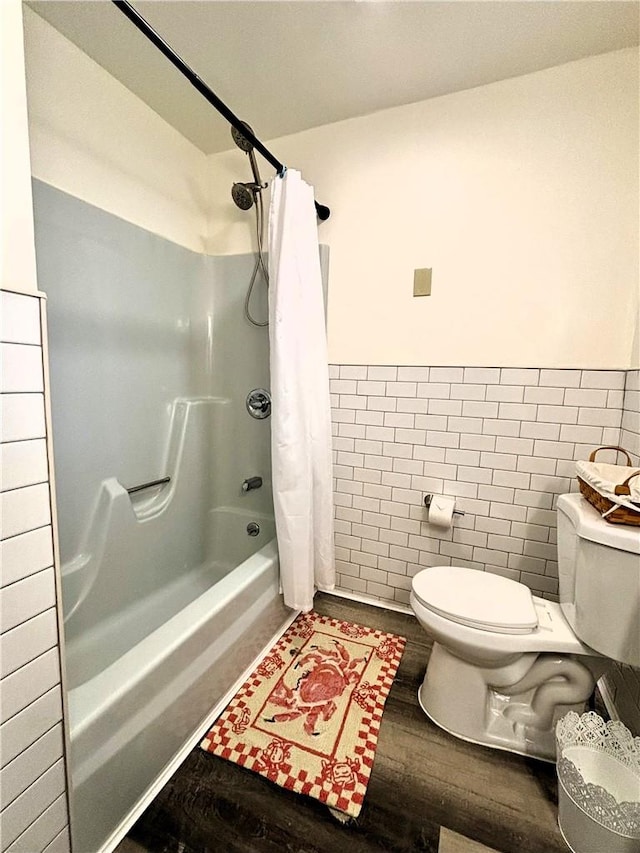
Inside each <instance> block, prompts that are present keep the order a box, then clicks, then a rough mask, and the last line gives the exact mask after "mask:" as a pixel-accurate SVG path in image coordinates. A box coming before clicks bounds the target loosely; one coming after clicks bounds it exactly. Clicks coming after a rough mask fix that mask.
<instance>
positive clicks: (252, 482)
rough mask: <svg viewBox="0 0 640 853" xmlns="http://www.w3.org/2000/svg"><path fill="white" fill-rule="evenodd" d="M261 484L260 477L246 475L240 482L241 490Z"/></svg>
mask: <svg viewBox="0 0 640 853" xmlns="http://www.w3.org/2000/svg"><path fill="white" fill-rule="evenodd" d="M261 486H262V477H248V478H247V479H246V480H245V481H244V482H243V484H242V491H243V492H250V491H251V490H252V489H259V488H260V487H261Z"/></svg>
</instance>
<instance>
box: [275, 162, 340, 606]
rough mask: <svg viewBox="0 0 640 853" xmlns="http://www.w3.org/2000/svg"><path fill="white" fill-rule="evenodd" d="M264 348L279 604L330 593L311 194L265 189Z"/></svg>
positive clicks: (327, 436)
mask: <svg viewBox="0 0 640 853" xmlns="http://www.w3.org/2000/svg"><path fill="white" fill-rule="evenodd" d="M269 347H270V357H271V396H272V401H273V407H272V414H271V464H272V471H273V503H274V510H275V519H276V532H277V536H278V551H279V554H280V577H281V583H282V590H283V593H284V600H285V604H287V605H288V606H289V607H293V608H295V609H296V610H303V611H305V612H306V611H309V610H311V608H312V605H313V593H314V586H315V587H317V588H318V589H323V590H330V589H333V587H334V585H335V562H334V554H333V496H332V479H331V478H332V460H331V410H330V401H329V368H328V357H327V340H326V331H325V319H324V302H323V295H322V278H321V273H320V257H319V246H318V229H317V224H316V212H315V207H314V192H313V187H311V186H309V184H307V183H305V182H304V181H303V180H302V177H301V175H300V172H296V171H294V170H292V169H288V170H287V171H286V172H285V174H284V177H275V178H274V179H273V182H272V184H271V207H270V211H269Z"/></svg>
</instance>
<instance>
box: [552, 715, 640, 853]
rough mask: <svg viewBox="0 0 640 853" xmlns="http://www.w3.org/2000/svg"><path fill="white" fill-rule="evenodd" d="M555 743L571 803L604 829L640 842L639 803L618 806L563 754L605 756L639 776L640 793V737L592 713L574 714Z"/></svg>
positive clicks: (562, 722)
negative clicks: (572, 750)
mask: <svg viewBox="0 0 640 853" xmlns="http://www.w3.org/2000/svg"><path fill="white" fill-rule="evenodd" d="M556 742H557V745H558V778H559V779H560V781H561V782H562V784H563V785H564V787H565V790H566V791H567V793H568V794H569V796H570V797H571V799H572V800H574V802H575V803H577V804H578V805H579V806H580V808H582V809H583V810H584V811H585V812H586V813H587V814H588V815H589V816H590V817H592V818H593V819H594V820H596V821H597V822H598V823H599V824H601V825H602V826H605V827H607V828H608V829H612V830H614V831H615V832H618V833H620V834H621V835H626V836H629V837H631V838H640V801H635V802H618V801H617V800H616V799H615V797H614V796H613V795H612V794H611V793H609V791H607V790H606V789H605V788H603V787H601V786H600V785H594V784H592V783H590V782H585V780H584V779H583V777H582V775H581V773H580V771H579V770H578V769H577V767H576V766H575V764H574V763H573V762H572V761H571V760H570V759H569V758H567V757H566V756H565V755H563V751H564V750H566V749H567V748H568V747H573V746H580V747H583V748H587V749H589V750H592V751H594V752H602V753H606V754H607V755H608V756H612V757H613V758H615V759H616V760H617V761H619V762H620V763H621V764H624V765H625V767H628V768H629V769H630V770H631V771H632V772H633V773H634V774H635V775H636V776H637V778H638V790H639V792H640V737H636V738H634V737H633V735H632V734H631V732H630V731H629V729H628V728H627V727H626V726H625V725H623V724H622V723H621V722H619V721H617V720H612V721H610V722H608V723H605V721H604V720H603V719H602V717H600V716H598V714H595V713H594V712H593V711H589V712H588V713H586V714H582V715H581V716H579V715H578V714H576V712H575V711H571V712H569V713H568V714H566V715H565V716H564V717H563V718H562V719H561V720H560V721H559V722H558V725H557V726H556Z"/></svg>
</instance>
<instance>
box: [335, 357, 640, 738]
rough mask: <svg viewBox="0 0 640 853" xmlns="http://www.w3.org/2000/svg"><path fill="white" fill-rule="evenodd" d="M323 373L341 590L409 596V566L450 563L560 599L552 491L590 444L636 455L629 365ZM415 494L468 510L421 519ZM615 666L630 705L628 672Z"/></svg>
mask: <svg viewBox="0 0 640 853" xmlns="http://www.w3.org/2000/svg"><path fill="white" fill-rule="evenodd" d="M330 370H331V374H330V375H331V392H332V405H333V431H334V463H335V470H334V474H335V481H334V482H335V494H334V497H335V504H336V509H335V515H336V522H335V530H336V534H335V542H336V557H337V564H336V565H337V573H338V577H337V585H338V587H339V589H341V590H343V591H345V592H348V593H356V594H359V595H365V596H369V597H374V598H376V599H380V600H382V601H384V602H389V603H394V604H401V605H406V604H408V601H409V592H410V588H411V578H412V577H413V575H415V574H416V572H418V571H420V570H421V569H422V568H424V567H426V566H433V565H442V564H456V565H460V566H470V567H473V568H476V569H480V570H484V571H490V572H495V573H497V574H500V575H504V576H506V577H509V578H513V579H515V580H518V581H521V582H523V583H525V584H527V585H528V586H529V587H530V588H531V589H532V590H533V591H534V592H535V593H536V594H538V595H541V596H543V597H546V598H551V599H557V594H558V570H557V569H558V567H557V553H556V514H555V505H556V500H557V496H558V495H559V494H562V493H563V492H567V491H575V490H576V489H577V483H576V480H575V460H577V459H586V458H587V457H588V454H589V453H590V452H591V451H592V450H593V449H594V448H595V447H599V446H601V445H618V444H620V442H621V441H622V443H623V444H625V445H626V446H628V447H629V449H630V450H632V451H633V452H635V453H636V454H637V453H638V452H639V449H640V448H639V439H640V436H639V435H638V433H639V432H640V430H639V429H638V415H637V412H638V396H639V392H638V371H629V372H627V371H622V370H620V371H609V370H604V371H600V370H598V371H593V370H571V369H567V370H549V369H538V368H531V369H512V368H462V367H455V368H446V367H396V366H386V367H381V366H362V365H358V366H353V365H333V366H332V367H331V368H330ZM625 384H626V389H625ZM634 412H635V414H634ZM598 458H599V459H602V461H607V460H610V461H614V456H613V455H608V454H607V453H605V454H603V455H602V456H601V457H600V456H599V457H598ZM426 493H434V494H444V495H449V496H453V497H455V498H456V505H457V508H458V509H460V510H463V511H464V513H465V515H464V516H458V517H456V519H455V523H454V526H453V528H452V529H448V530H441V529H438V528H435V527H434V526H432V525H429V524H428V523H427V513H426V510H425V508H424V506H423V498H424V495H425V494H426ZM627 670H628V671H627ZM618 675H619V679H618V681H620V683H618V682H616V684H617V686H618V688H619V689H618V695H620V691H621V690H622V688H624V689H625V690H627V693H629V692H630V691H631V690H632V691H633V692H631V697H632V699H633V701H632V702H631V703H630V705H631V707H632V708H635V709H636V710H637V706H638V705H640V690H639V689H638V688H639V686H640V685H639V682H638V678H637V676H638V673H637V672H635V671H634V670H630V669H629V668H624V672H623V671H622V670H620V672H619V673H618ZM623 678H624V683H622V679H623ZM633 697H635V698H633ZM625 716H626V717H633V714H631V713H628V714H626V715H625ZM639 730H640V727H639Z"/></svg>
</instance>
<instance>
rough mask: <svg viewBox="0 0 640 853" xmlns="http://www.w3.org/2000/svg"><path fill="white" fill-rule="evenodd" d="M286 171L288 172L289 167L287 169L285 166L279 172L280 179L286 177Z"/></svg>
mask: <svg viewBox="0 0 640 853" xmlns="http://www.w3.org/2000/svg"><path fill="white" fill-rule="evenodd" d="M286 171H287V167H286V166H283V167H282V169H281V170H280V171H279V172H278V177H279V178H284V176H285V172H286Z"/></svg>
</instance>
